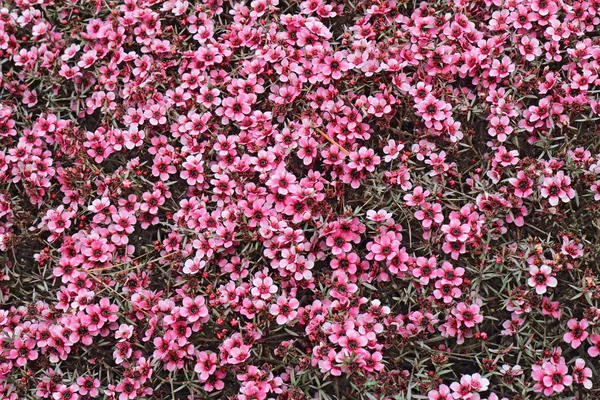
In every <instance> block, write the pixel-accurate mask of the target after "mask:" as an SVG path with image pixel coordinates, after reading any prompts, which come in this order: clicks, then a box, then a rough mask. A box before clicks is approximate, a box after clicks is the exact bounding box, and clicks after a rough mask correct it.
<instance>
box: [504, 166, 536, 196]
mask: <svg viewBox="0 0 600 400" xmlns="http://www.w3.org/2000/svg"><path fill="white" fill-rule="evenodd" d="M508 182H509V183H510V184H511V185H512V186H513V187H514V188H515V196H517V197H521V198H526V197H529V196H531V195H532V194H533V189H532V186H533V180H531V179H529V178H528V177H527V175H525V172H523V171H519V172H517V177H516V178H509V179H508Z"/></svg>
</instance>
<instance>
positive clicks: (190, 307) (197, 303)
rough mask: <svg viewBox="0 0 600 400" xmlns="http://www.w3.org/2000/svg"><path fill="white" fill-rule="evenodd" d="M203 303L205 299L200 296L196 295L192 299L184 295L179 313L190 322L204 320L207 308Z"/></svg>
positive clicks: (206, 315)
mask: <svg viewBox="0 0 600 400" xmlns="http://www.w3.org/2000/svg"><path fill="white" fill-rule="evenodd" d="M204 304H205V300H204V297H202V296H196V297H195V298H193V299H192V298H191V297H185V298H184V299H183V307H182V308H181V309H180V311H179V313H180V314H181V316H182V317H185V318H186V319H187V320H188V321H190V322H196V321H198V320H204V319H205V318H206V317H208V308H207V307H206V306H205V305H204Z"/></svg>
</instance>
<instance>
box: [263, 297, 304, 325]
mask: <svg viewBox="0 0 600 400" xmlns="http://www.w3.org/2000/svg"><path fill="white" fill-rule="evenodd" d="M299 305H300V303H299V302H298V300H297V299H295V298H292V299H288V298H286V297H285V296H279V297H278V298H277V303H276V304H272V305H271V306H270V307H269V312H270V313H271V315H274V316H276V317H277V318H276V321H277V323H278V324H279V325H284V324H285V323H286V322H288V321H291V320H293V319H294V318H296V315H298V312H297V311H296V309H297V308H298V306H299Z"/></svg>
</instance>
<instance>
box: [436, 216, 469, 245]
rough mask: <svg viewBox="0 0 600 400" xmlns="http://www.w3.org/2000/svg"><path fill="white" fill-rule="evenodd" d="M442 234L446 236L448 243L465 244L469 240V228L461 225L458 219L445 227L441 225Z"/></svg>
mask: <svg viewBox="0 0 600 400" xmlns="http://www.w3.org/2000/svg"><path fill="white" fill-rule="evenodd" d="M441 229H442V232H444V233H445V234H446V240H447V241H448V242H456V241H459V242H465V241H466V240H467V239H468V238H469V232H471V227H470V226H469V225H467V224H462V223H461V222H460V220H458V219H452V220H450V223H449V224H447V225H442V228H441Z"/></svg>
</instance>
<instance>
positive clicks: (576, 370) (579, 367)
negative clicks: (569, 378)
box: [573, 358, 592, 389]
mask: <svg viewBox="0 0 600 400" xmlns="http://www.w3.org/2000/svg"><path fill="white" fill-rule="evenodd" d="M591 377H592V370H591V369H590V368H587V367H586V366H585V360H583V359H581V358H578V359H576V360H575V366H574V367H573V381H574V382H575V383H578V384H580V385H583V387H584V388H586V389H591V388H592V380H591V379H590V378H591Z"/></svg>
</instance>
